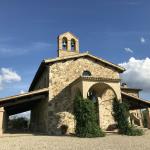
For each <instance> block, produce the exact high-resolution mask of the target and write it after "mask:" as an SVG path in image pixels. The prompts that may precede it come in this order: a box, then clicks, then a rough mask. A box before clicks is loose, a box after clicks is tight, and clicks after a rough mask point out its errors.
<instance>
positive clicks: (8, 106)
mask: <svg viewBox="0 0 150 150" xmlns="http://www.w3.org/2000/svg"><path fill="white" fill-rule="evenodd" d="M57 40H58V56H57V57H56V58H52V59H44V60H43V61H42V62H41V64H40V66H39V68H38V70H37V72H36V74H35V76H34V78H33V81H32V83H31V85H30V88H29V91H28V92H27V93H24V94H19V95H15V96H11V97H6V98H1V99H0V131H1V133H4V132H7V128H8V120H9V116H10V115H14V114H17V113H21V112H24V111H28V110H30V111H31V117H30V130H31V131H32V132H41V133H47V134H50V135H62V134H73V133H74V131H75V123H76V121H75V118H74V113H73V103H74V98H75V95H76V93H77V92H78V91H80V92H81V93H82V95H83V97H84V98H89V97H92V98H91V101H97V102H98V110H99V126H100V127H101V128H102V129H103V130H105V131H111V130H113V128H112V127H113V125H114V124H115V121H114V118H113V111H112V103H113V99H114V98H116V99H118V100H120V101H122V102H126V103H128V104H129V109H130V114H131V115H130V120H131V122H132V123H134V124H136V125H138V126H141V127H142V126H143V124H142V113H141V110H142V109H147V111H148V113H147V118H148V128H150V116H149V114H150V112H149V107H150V102H149V101H146V100H143V99H141V98H140V97H139V92H140V91H141V89H137V88H129V87H127V85H126V84H121V78H120V74H121V73H123V72H124V71H125V69H124V68H122V67H120V66H118V65H116V64H113V63H111V62H109V61H107V60H105V59H102V58H99V57H96V56H93V55H92V54H90V53H89V52H85V53H80V48H79V39H78V38H77V37H76V36H75V35H74V34H72V33H70V32H66V33H63V34H61V35H59V36H58V39H57ZM64 127H67V129H66V131H65V133H64Z"/></svg>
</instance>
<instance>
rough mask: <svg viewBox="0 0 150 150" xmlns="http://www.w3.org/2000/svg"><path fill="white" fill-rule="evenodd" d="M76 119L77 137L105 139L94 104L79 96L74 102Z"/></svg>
mask: <svg viewBox="0 0 150 150" xmlns="http://www.w3.org/2000/svg"><path fill="white" fill-rule="evenodd" d="M74 114H75V118H76V130H75V132H76V135H77V136H79V137H103V136H105V134H104V132H103V131H102V130H101V129H100V127H99V125H98V122H97V112H96V108H95V105H94V103H93V102H92V101H91V100H89V99H84V98H83V97H82V96H81V95H79V94H78V95H77V96H76V98H75V102H74Z"/></svg>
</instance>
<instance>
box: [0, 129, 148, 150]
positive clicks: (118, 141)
mask: <svg viewBox="0 0 150 150" xmlns="http://www.w3.org/2000/svg"><path fill="white" fill-rule="evenodd" d="M0 150H150V131H146V133H145V135H143V136H136V137H129V136H121V135H115V134H113V135H107V136H106V137H104V138H77V137H69V136H43V135H32V134H11V135H10V134H6V135H5V136H3V137H0Z"/></svg>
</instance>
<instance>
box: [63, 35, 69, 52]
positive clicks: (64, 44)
mask: <svg viewBox="0 0 150 150" xmlns="http://www.w3.org/2000/svg"><path fill="white" fill-rule="evenodd" d="M67 45H68V43H67V38H65V37H64V38H63V40H62V48H63V50H67Z"/></svg>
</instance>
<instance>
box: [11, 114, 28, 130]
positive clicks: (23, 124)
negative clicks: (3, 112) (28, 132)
mask: <svg viewBox="0 0 150 150" xmlns="http://www.w3.org/2000/svg"><path fill="white" fill-rule="evenodd" d="M28 122H29V120H28V119H27V118H24V117H20V118H13V119H11V120H9V126H10V127H11V128H13V129H17V130H22V129H25V128H28Z"/></svg>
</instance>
